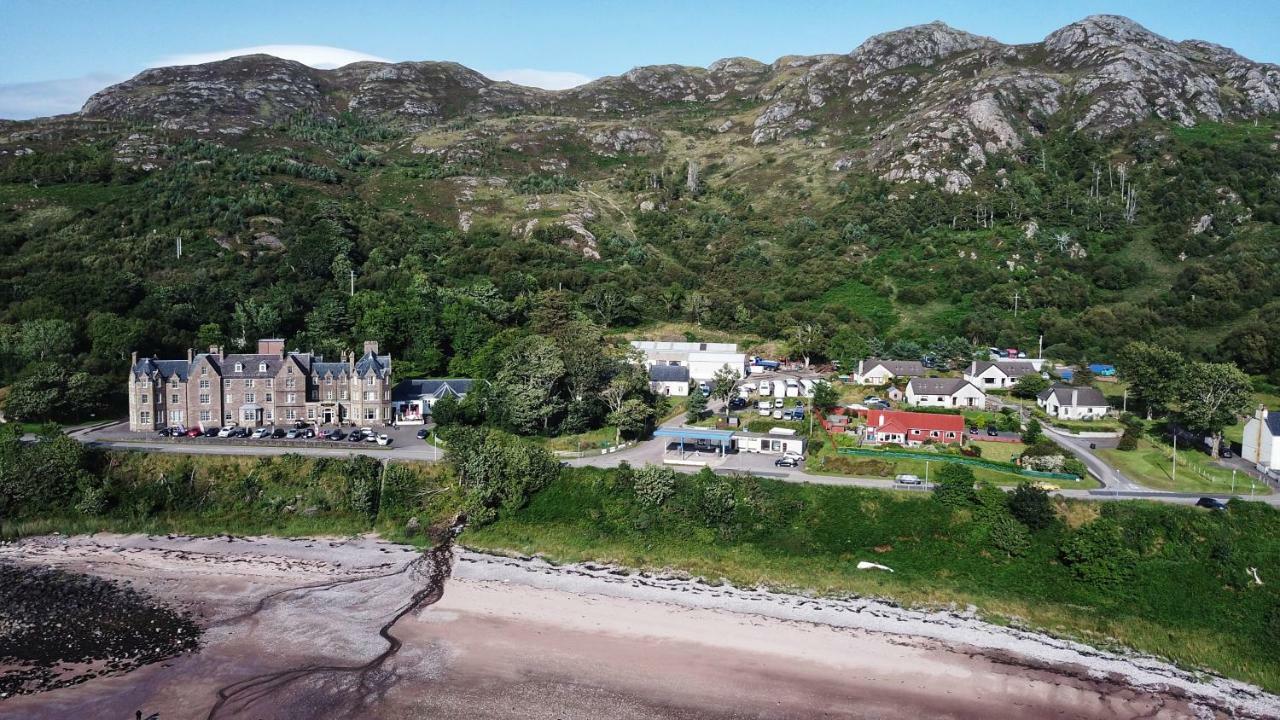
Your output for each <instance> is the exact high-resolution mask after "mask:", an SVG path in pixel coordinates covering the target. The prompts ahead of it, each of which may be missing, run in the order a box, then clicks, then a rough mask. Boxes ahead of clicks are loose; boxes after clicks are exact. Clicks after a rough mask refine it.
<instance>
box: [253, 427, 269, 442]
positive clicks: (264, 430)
mask: <svg viewBox="0 0 1280 720" xmlns="http://www.w3.org/2000/svg"><path fill="white" fill-rule="evenodd" d="M270 436H271V428H269V427H260V428H258V429H257V430H254V431H253V437H254V439H256V440H261V439H262V438H265V437H270Z"/></svg>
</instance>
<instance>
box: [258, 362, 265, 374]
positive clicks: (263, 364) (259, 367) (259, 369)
mask: <svg viewBox="0 0 1280 720" xmlns="http://www.w3.org/2000/svg"><path fill="white" fill-rule="evenodd" d="M266 371H267V364H266V363H258V372H266Z"/></svg>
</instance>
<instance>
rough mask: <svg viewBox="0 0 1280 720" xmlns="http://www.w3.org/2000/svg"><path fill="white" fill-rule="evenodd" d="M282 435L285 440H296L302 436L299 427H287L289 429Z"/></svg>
mask: <svg viewBox="0 0 1280 720" xmlns="http://www.w3.org/2000/svg"><path fill="white" fill-rule="evenodd" d="M284 436H285V439H286V440H296V439H298V438H300V437H302V430H301V429H299V428H289V431H288V432H286V433H285V434H284Z"/></svg>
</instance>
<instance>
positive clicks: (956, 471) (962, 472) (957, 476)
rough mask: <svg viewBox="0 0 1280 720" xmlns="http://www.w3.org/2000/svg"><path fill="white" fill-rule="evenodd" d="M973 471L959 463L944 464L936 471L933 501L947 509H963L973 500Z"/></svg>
mask: <svg viewBox="0 0 1280 720" xmlns="http://www.w3.org/2000/svg"><path fill="white" fill-rule="evenodd" d="M973 482H974V477H973V470H971V469H969V467H968V466H965V465H960V464H959V463H946V464H945V465H943V466H942V468H941V469H939V470H938V474H937V478H936V483H937V484H936V485H934V488H933V499H934V500H937V501H938V502H940V503H942V504H943V505H946V506H948V507H965V506H966V505H969V504H970V503H972V502H973V500H974V492H973Z"/></svg>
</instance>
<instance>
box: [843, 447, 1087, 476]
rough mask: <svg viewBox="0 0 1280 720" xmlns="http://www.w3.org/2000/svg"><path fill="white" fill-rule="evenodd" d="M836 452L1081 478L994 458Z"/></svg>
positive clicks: (863, 450)
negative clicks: (1019, 465) (1028, 467)
mask: <svg viewBox="0 0 1280 720" xmlns="http://www.w3.org/2000/svg"><path fill="white" fill-rule="evenodd" d="M836 452H837V453H839V454H840V455H857V456H859V457H879V458H897V459H899V460H927V461H929V462H947V463H956V464H958V465H971V466H973V467H981V468H987V469H988V470H998V471H1000V472H1007V473H1013V474H1015V475H1023V476H1025V477H1033V478H1046V479H1052V480H1071V481H1073V482H1074V481H1077V480H1079V479H1080V478H1078V477H1076V476H1075V475H1072V474H1070V473H1057V472H1046V471H1043V470H1028V469H1026V468H1021V467H1018V466H1017V465H1014V464H1012V463H1002V462H996V461H994V460H983V459H982V458H972V457H965V456H964V455H944V454H941V453H924V452H911V451H910V450H868V449H866V448H851V447H842V448H837V449H836Z"/></svg>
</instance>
